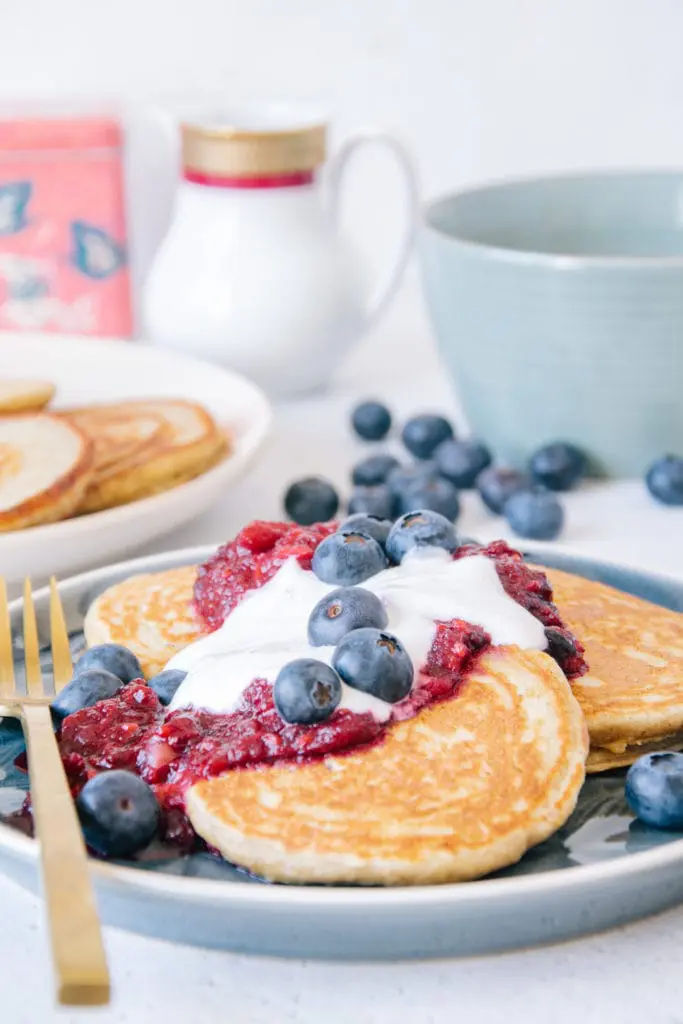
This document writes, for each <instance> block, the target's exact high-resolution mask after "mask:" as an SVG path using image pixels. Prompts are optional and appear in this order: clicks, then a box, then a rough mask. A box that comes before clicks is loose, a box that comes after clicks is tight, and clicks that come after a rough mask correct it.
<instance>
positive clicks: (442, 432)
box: [401, 413, 454, 459]
mask: <svg viewBox="0 0 683 1024" xmlns="http://www.w3.org/2000/svg"><path fill="white" fill-rule="evenodd" d="M453 436H454V434H453V427H452V426H451V424H450V423H449V422H448V420H447V419H445V417H443V416H434V415H432V414H430V413H427V414H425V415H423V416H413V418H412V419H411V420H408V422H407V423H406V425H405V426H404V428H403V433H402V434H401V439H402V441H403V443H404V445H405V446H406V448H407V449H408V451H409V452H410V453H411V454H412V455H414V456H415V458H417V459H429V458H431V456H432V455H433V454H434V452H435V451H436V449H437V448H438V447H439V445H440V444H441V443H442V442H443V441H447V440H448V439H449V438H451V437H453Z"/></svg>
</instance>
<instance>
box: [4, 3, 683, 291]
mask: <svg viewBox="0 0 683 1024" xmlns="http://www.w3.org/2000/svg"><path fill="white" fill-rule="evenodd" d="M682 44H683V3H681V2H680V0H117V2H116V3H111V2H107V0H29V2H24V3H19V2H17V0H0V101H7V103H9V105H10V107H11V106H12V105H13V104H16V103H17V102H20V101H21V102H24V101H26V100H29V99H32V100H34V101H41V100H46V99H48V100H50V101H52V102H54V101H55V100H60V99H64V98H72V99H73V100H74V101H75V102H76V103H77V104H81V103H83V102H88V103H90V104H93V103H97V102H100V101H105V102H121V101H123V103H124V108H125V112H126V116H127V119H128V123H129V128H130V133H129V158H130V169H131V197H130V210H131V235H132V236H133V243H134V253H133V257H134V266H135V270H136V276H137V277H138V278H139V277H140V276H141V274H142V273H144V269H145V267H146V265H147V263H148V260H149V256H150V253H151V252H152V251H153V249H154V246H155V245H156V244H157V242H158V239H159V235H160V233H161V232H162V231H163V225H164V222H165V218H166V217H167V214H168V203H169V199H170V194H171V187H172V185H171V182H172V176H173V170H172V160H171V159H170V158H169V153H168V151H167V149H166V144H165V140H164V138H163V136H162V134H161V132H160V130H159V129H158V128H157V127H156V126H155V124H154V122H153V120H151V119H150V118H148V116H147V114H146V112H145V108H146V107H147V106H148V105H153V104H157V103H164V104H170V105H171V106H172V107H176V108H177V107H179V106H184V105H185V104H186V103H187V101H188V100H189V101H192V103H193V104H194V103H195V102H196V103H197V104H198V105H199V106H200V107H201V106H202V105H203V104H207V105H209V106H211V107H212V108H213V109H216V108H221V107H225V108H227V107H228V106H229V105H230V104H231V103H234V102H235V101H238V100H240V99H243V98H245V97H257V98H266V97H292V98H300V99H317V100H320V101H321V102H322V103H324V104H325V105H326V106H328V107H329V108H330V109H331V110H332V111H333V112H334V128H335V137H336V138H341V137H343V136H344V135H345V134H347V133H348V132H349V131H350V130H351V129H353V128H354V127H357V126H359V125H364V124H368V123H371V124H379V125H384V126H386V127H388V128H392V129H394V130H395V131H397V132H399V133H400V135H401V136H403V137H404V139H405V140H406V141H407V142H408V143H409V144H410V145H411V146H412V147H413V148H414V151H415V153H416V155H417V157H418V160H419V165H420V169H421V175H422V182H423V191H424V194H425V195H427V196H429V195H433V194H435V193H438V192H441V191H445V190H448V189H450V188H452V187H456V186H461V185H463V184H466V183H472V182H478V181H480V180H482V179H491V178H497V177H501V176H506V175H510V174H523V173H528V172H529V173H536V172H539V171H548V170H559V169H568V168H585V167H591V166H592V167H595V166H642V165H657V166H666V165H669V166H671V165H677V164H678V165H680V164H683V124H682V121H683V118H682V113H683V60H681V47H682ZM386 159H387V158H386V157H385V158H382V157H380V156H379V155H377V156H376V157H375V156H374V155H372V154H370V155H369V156H367V157H366V158H362V159H360V158H359V161H358V164H357V166H356V168H355V172H354V174H353V181H352V182H351V183H350V187H349V203H350V208H351V213H352V215H353V222H354V225H355V231H356V233H357V234H358V235H359V236H362V241H363V245H364V248H365V249H366V250H367V251H368V252H369V253H370V254H372V255H373V256H378V254H379V253H380V252H381V251H382V250H383V249H386V247H387V246H388V245H389V244H390V238H391V237H393V234H394V233H395V231H396V218H397V215H398V212H397V202H398V195H397V192H396V190H395V188H394V186H395V177H394V176H392V175H391V174H390V173H388V171H387V167H388V164H386V163H385V162H384V161H385V160H386Z"/></svg>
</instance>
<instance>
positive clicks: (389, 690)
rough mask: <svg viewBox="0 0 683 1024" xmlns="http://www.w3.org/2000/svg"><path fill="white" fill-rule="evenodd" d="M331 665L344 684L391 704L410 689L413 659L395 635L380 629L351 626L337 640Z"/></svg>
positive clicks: (405, 694) (405, 695)
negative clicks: (350, 630)
mask: <svg viewBox="0 0 683 1024" xmlns="http://www.w3.org/2000/svg"><path fill="white" fill-rule="evenodd" d="M332 665H333V666H334V668H335V669H336V670H337V672H338V673H339V675H340V676H341V678H342V679H343V680H344V682H345V683H347V684H348V686H352V687H353V688H354V689H356V690H363V691H364V692H365V693H371V694H372V695H373V697H379V698H380V700H385V701H388V702H389V703H390V704H395V703H396V702H397V701H399V700H403V698H404V697H407V695H408V694H409V693H410V688H411V686H412V685H413V674H414V673H413V663H412V661H411V660H410V657H409V656H408V652H407V651H406V649H405V647H404V646H403V644H402V643H401V641H400V640H397V638H396V637H395V636H393V635H392V634H391V633H386V632H384V630H382V629H372V628H369V627H368V628H364V629H354V630H353V631H352V632H351V633H347V634H346V636H345V637H343V639H342V640H340V642H339V644H338V646H337V649H336V650H335V652H334V655H333V656H332Z"/></svg>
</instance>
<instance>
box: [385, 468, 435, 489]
mask: <svg viewBox="0 0 683 1024" xmlns="http://www.w3.org/2000/svg"><path fill="white" fill-rule="evenodd" d="M438 476H439V471H438V469H437V468H436V463H435V462H432V461H425V462H415V463H413V465H412V466H396V468H395V469H392V470H391V472H390V473H389V476H388V477H387V486H388V488H389V490H390V491H391V492H392V493H393V494H396V495H398V494H400V493H401V491H405V490H406V488H407V487H412V486H413V485H414V484H416V483H421V484H422V483H425V482H426V481H427V480H436V479H437V478H438Z"/></svg>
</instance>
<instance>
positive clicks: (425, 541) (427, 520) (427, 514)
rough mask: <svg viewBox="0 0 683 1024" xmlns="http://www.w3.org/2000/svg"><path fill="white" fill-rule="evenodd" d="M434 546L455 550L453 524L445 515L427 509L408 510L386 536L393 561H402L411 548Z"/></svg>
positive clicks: (456, 544)
mask: <svg viewBox="0 0 683 1024" xmlns="http://www.w3.org/2000/svg"><path fill="white" fill-rule="evenodd" d="M424 547H435V548H445V550H446V551H451V552H452V551H455V549H456V548H457V547H458V538H457V536H456V533H455V530H454V528H453V524H452V523H451V522H450V521H449V520H448V519H446V517H445V516H442V515H439V513H438V512H432V511H430V510H429V509H420V510H419V511H417V512H409V513H408V514H407V515H404V516H401V518H400V519H397V520H396V522H395V523H394V525H393V526H392V528H391V532H390V534H389V536H388V538H387V554H388V555H389V557H390V558H391V560H392V561H393V562H396V563H399V562H402V561H403V559H404V558H405V556H406V554H407V553H408V552H409V551H412V549H413V548H424Z"/></svg>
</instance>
